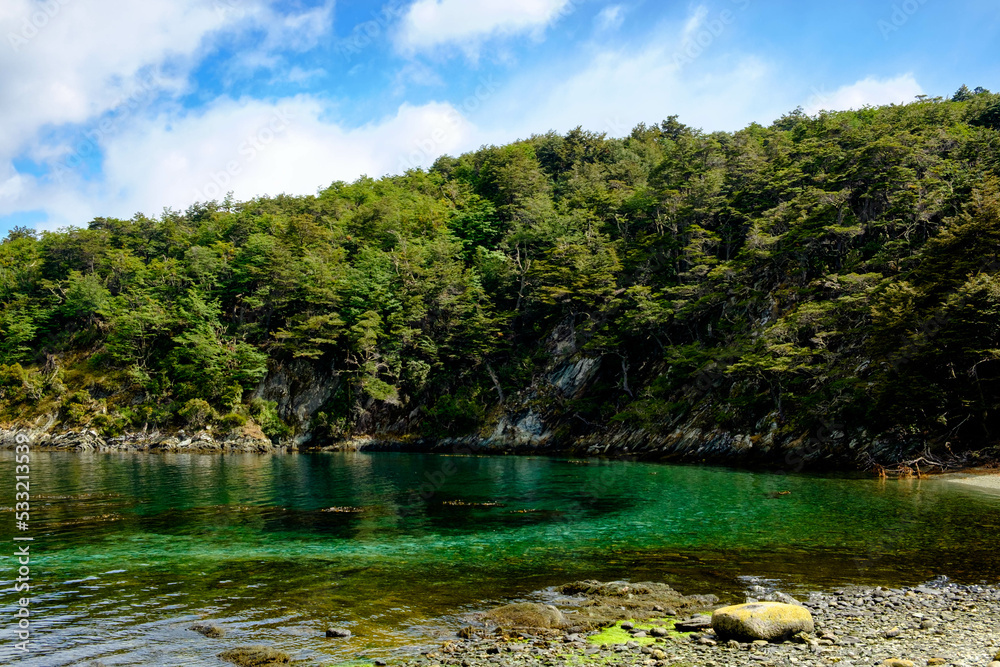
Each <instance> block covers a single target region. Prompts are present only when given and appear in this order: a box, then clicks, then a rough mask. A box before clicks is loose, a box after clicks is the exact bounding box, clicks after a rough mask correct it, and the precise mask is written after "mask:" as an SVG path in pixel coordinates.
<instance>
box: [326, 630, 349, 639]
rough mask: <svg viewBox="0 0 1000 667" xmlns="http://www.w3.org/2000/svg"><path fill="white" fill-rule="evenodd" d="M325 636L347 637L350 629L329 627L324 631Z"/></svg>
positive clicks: (333, 637)
mask: <svg viewBox="0 0 1000 667" xmlns="http://www.w3.org/2000/svg"><path fill="white" fill-rule="evenodd" d="M326 636H327V637H330V638H331V639H347V638H348V637H350V636H351V631H350V630H348V629H347V628H330V629H329V630H327V631H326Z"/></svg>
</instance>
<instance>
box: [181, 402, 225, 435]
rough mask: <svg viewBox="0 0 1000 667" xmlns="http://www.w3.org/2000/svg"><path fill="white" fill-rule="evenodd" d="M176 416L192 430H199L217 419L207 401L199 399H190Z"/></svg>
mask: <svg viewBox="0 0 1000 667" xmlns="http://www.w3.org/2000/svg"><path fill="white" fill-rule="evenodd" d="M177 414H178V415H180V416H181V417H183V418H184V420H185V421H186V422H187V425H188V426H191V427H192V428H201V427H202V426H205V425H207V424H209V423H211V422H213V421H215V420H216V419H218V417H219V415H218V414H217V413H216V412H215V410H214V409H213V408H212V406H211V405H209V404H208V401H206V400H204V399H201V398H192V399H191V400H190V401H188V402H187V403H185V404H184V407H182V408H181V409H180V410H178V411H177Z"/></svg>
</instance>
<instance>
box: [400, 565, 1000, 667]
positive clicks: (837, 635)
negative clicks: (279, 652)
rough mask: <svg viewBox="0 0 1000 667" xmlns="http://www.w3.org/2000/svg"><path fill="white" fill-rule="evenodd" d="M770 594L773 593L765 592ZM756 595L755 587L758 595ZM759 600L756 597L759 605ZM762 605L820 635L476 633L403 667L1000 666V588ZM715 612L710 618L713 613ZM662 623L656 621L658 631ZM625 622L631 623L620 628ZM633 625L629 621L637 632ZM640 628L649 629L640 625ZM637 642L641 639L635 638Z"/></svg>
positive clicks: (862, 594) (935, 585) (930, 588)
mask: <svg viewBox="0 0 1000 667" xmlns="http://www.w3.org/2000/svg"><path fill="white" fill-rule="evenodd" d="M761 592H762V593H763V592H764V591H761ZM754 593H755V591H753V590H751V591H750V594H751V595H753V594H754ZM756 599H757V598H748V600H756ZM759 599H772V600H778V601H785V602H796V603H798V602H800V603H801V604H802V605H804V606H805V607H806V608H808V609H809V610H810V612H811V613H812V615H813V618H814V620H815V624H816V628H815V632H813V633H811V634H809V635H807V636H800V637H799V638H798V639H796V640H795V641H786V642H783V643H780V644H779V643H774V644H768V643H766V642H760V641H758V642H753V643H739V642H736V641H721V640H719V639H718V638H717V637H716V636H715V634H714V632H713V631H712V630H711V629H706V630H704V631H701V632H694V633H690V634H680V633H677V632H671V631H670V630H669V628H666V627H656V628H655V629H652V628H649V629H639V628H638V627H635V628H631V629H626V630H625V631H624V632H621V633H619V634H620V635H621V637H620V638H619V640H618V641H624V642H625V643H612V644H605V645H599V644H597V643H595V642H596V641H597V640H599V639H600V638H601V637H602V636H603V637H607V636H608V633H604V635H601V634H600V631H598V630H590V631H585V632H575V631H574V628H570V629H569V630H554V629H545V630H534V631H526V630H517V631H515V630H506V629H502V628H490V629H487V628H483V629H479V630H477V632H482V633H483V634H484V635H485V636H477V635H476V634H474V633H473V629H472V628H469V629H468V631H467V632H466V634H467V635H469V636H470V639H456V640H454V641H448V642H445V643H444V644H443V645H442V646H440V647H439V648H437V649H434V650H429V651H426V652H425V653H424V654H423V655H421V656H420V657H419V658H416V659H408V660H403V661H399V662H397V661H395V660H393V661H391V664H392V665H399V666H400V667H437V666H442V667H443V666H455V667H551V666H554V665H589V664H594V665H613V666H618V665H621V666H625V665H643V666H644V667H651V666H656V667H681V666H682V665H691V666H702V665H704V666H705V667H722V666H727V667H728V666H731V665H755V666H764V667H767V666H772V665H773V666H786V665H787V666H789V667H791V666H794V667H803V666H805V665H833V664H836V665H838V667H852V666H854V665H881V664H885V665H887V666H888V667H913V666H917V667H923V666H924V665H953V666H954V667H1000V663H997V664H993V663H994V662H995V661H996V660H997V659H998V657H1000V656H998V651H1000V589H998V588H997V587H994V586H985V585H972V586H966V585H958V584H953V583H950V582H947V581H936V582H931V583H928V584H926V585H924V586H917V587H913V588H903V589H883V588H843V589H838V590H836V591H834V592H830V593H814V594H811V595H809V596H808V597H806V598H803V599H802V600H800V601H799V600H795V599H794V598H790V597H789V596H787V595H785V594H782V593H769V594H765V595H761V597H760V598H759ZM708 613H710V612H708ZM655 623H656V621H655V620H654V621H653V624H654V626H655ZM619 625H621V623H620V622H619ZM629 625H630V624H628V623H626V624H625V627H626V628H628V626H629ZM636 625H637V626H642V627H647V628H648V623H647V624H645V625H643V624H641V623H637V624H636ZM630 635H631V636H630Z"/></svg>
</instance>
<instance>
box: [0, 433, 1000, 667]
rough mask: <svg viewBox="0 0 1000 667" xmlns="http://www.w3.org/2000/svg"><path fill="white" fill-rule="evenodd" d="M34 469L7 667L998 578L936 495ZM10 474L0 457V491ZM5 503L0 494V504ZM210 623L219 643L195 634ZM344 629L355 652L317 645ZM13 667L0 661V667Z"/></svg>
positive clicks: (377, 457)
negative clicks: (14, 645) (587, 594)
mask: <svg viewBox="0 0 1000 667" xmlns="http://www.w3.org/2000/svg"><path fill="white" fill-rule="evenodd" d="M32 458H33V461H32V470H31V476H32V492H33V496H34V500H33V508H32V509H33V512H32V518H33V531H34V532H33V535H34V537H35V540H36V541H35V542H34V543H33V546H32V554H33V556H32V565H33V571H32V576H33V578H34V579H35V581H34V584H35V587H34V588H33V602H32V613H33V616H32V622H33V629H34V635H33V637H34V639H35V640H36V643H35V645H34V648H35V650H34V651H33V652H32V653H31V655H30V656H29V657H27V658H21V659H19V660H18V664H23V665H37V666H39V667H41V666H44V667H56V666H58V665H72V664H76V663H79V662H84V661H86V660H90V659H98V658H99V659H100V660H101V661H102V662H103V663H104V664H105V665H109V666H110V665H119V664H121V665H147V664H171V665H173V664H177V665H181V664H192V665H216V664H217V665H223V664H225V663H222V662H221V661H219V660H218V659H217V658H216V657H215V656H216V655H217V654H218V653H219V652H221V651H222V650H224V649H225V648H228V647H230V646H234V645H238V644H243V643H247V642H248V641H254V642H257V641H263V642H273V643H274V644H275V645H278V646H280V647H281V648H282V649H283V650H285V651H288V652H290V653H292V654H293V655H294V657H296V658H310V657H312V658H315V659H317V660H319V659H327V660H329V659H338V660H347V659H352V658H355V657H356V656H357V655H359V654H361V655H370V656H379V655H387V654H389V653H391V652H392V651H394V650H397V649H398V647H401V646H404V645H411V644H413V643H415V642H426V641H432V640H434V639H435V638H440V637H443V636H447V635H448V634H449V633H451V632H453V631H454V629H456V628H457V626H458V625H459V624H460V622H461V619H460V617H459V615H460V614H462V613H464V612H468V611H471V610H474V609H478V608H480V607H481V606H482V605H483V604H487V603H489V602H491V601H493V602H498V601H502V600H507V599H511V598H515V597H519V596H524V595H527V594H530V592H531V591H536V590H540V589H542V588H544V587H546V586H550V585H553V584H558V583H563V582H565V581H568V580H572V579H574V578H581V577H588V578H590V577H592V578H606V579H610V578H630V579H633V580H641V579H655V580H661V581H667V582H668V583H671V584H672V585H674V586H675V587H676V588H678V589H679V590H681V591H682V592H685V593H696V592H714V593H717V594H720V593H721V594H725V593H731V594H735V593H737V592H738V591H739V590H740V589H741V588H742V585H743V584H742V583H741V580H740V577H745V576H761V577H768V578H774V579H779V580H781V581H783V582H785V583H786V586H789V587H793V588H794V587H801V588H816V587H821V586H830V585H835V584H839V583H846V582H856V583H879V584H893V583H917V582H920V581H925V580H928V579H931V578H933V577H934V576H937V575H941V574H943V575H947V576H950V577H952V578H957V579H961V580H968V581H981V580H989V581H994V582H995V581H996V580H997V579H998V577H1000V562H998V559H997V558H996V556H995V555H994V553H995V545H994V543H993V539H994V536H995V535H996V534H997V532H996V531H997V530H998V529H1000V512H998V511H997V509H998V507H1000V497H997V496H996V495H990V494H987V493H983V492H981V491H980V490H978V489H975V488H971V487H963V486H960V485H954V484H947V483H944V482H940V481H937V480H924V481H918V480H909V481H905V480H904V481H888V482H886V481H881V482H880V481H876V480H870V479H851V478H843V477H814V476H790V475H779V474H768V473H750V472H741V471H733V470H726V469H719V468H696V467H683V466H661V465H655V464H644V463H630V462H600V461H565V460H556V459H546V458H530V457H521V458H514V457H506V458H504V457H444V456H429V455H427V456H425V455H407V454H330V455H325V454H324V455H319V454H317V455H305V454H292V455H273V456H272V455H266V456H257V455H225V456H216V455H181V454H170V455H152V456H151V455H141V454H68V453H35V454H33V457H32ZM13 466H14V461H13V457H12V454H11V453H10V452H3V453H0V475H2V476H3V477H4V478H5V479H12V478H13V472H14V471H13ZM13 504H14V498H13V488H12V485H6V486H5V488H3V489H2V490H0V506H3V507H5V508H7V511H8V512H9V511H10V510H9V508H10V507H12V506H13ZM6 516H7V517H8V520H3V521H0V537H2V538H3V539H4V541H5V543H7V544H12V542H11V541H10V538H11V536H12V535H11V533H12V529H13V526H12V523H13V522H12V519H10V515H9V514H7V515H6ZM4 552H5V553H4V554H3V555H0V564H2V567H3V570H2V572H3V574H2V575H0V576H2V577H3V579H5V581H3V582H2V584H0V585H2V586H3V587H4V588H8V589H9V588H10V586H11V585H12V582H11V579H12V577H13V574H12V573H13V572H14V569H13V568H12V567H11V566H12V564H13V559H12V558H11V557H10V556H9V555H7V554H9V553H12V552H13V549H7V550H4ZM11 597H12V596H10V595H9V596H7V601H9V600H10V598H11ZM13 609H14V607H13V606H10V605H9V606H6V607H4V609H3V610H2V613H3V615H4V617H5V618H7V619H10V618H13ZM200 619H210V620H212V622H214V623H217V624H219V625H222V626H224V627H225V628H227V630H228V631H229V634H228V635H227V637H226V638H224V639H208V638H205V637H202V636H200V635H197V634H195V633H193V632H191V631H189V630H187V627H188V626H190V625H191V624H192V623H193V622H194V621H196V620H200ZM333 625H337V626H345V627H349V628H351V630H352V631H353V632H354V634H355V637H354V638H353V639H351V640H350V641H349V642H343V641H339V642H335V641H332V640H327V639H325V638H324V637H323V632H324V631H325V629H326V628H327V627H330V626H333ZM12 655H13V652H12V649H11V645H10V643H7V644H6V645H4V646H0V662H3V663H5V664H6V663H9V662H13V660H11V656H12Z"/></svg>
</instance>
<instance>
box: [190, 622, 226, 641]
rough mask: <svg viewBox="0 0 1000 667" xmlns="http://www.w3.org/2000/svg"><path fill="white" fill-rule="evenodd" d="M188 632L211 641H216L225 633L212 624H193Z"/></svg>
mask: <svg viewBox="0 0 1000 667" xmlns="http://www.w3.org/2000/svg"><path fill="white" fill-rule="evenodd" d="M188 630H194V631H195V632H197V633H198V634H200V635H205V636H206V637H210V638H212V639H218V638H219V637H225V636H226V631H225V630H223V629H222V628H220V627H219V626H218V625H214V624H212V623H195V624H194V625H192V626H191V627H190V628H188Z"/></svg>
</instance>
